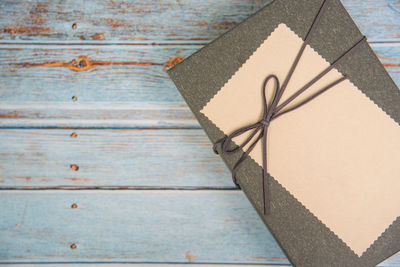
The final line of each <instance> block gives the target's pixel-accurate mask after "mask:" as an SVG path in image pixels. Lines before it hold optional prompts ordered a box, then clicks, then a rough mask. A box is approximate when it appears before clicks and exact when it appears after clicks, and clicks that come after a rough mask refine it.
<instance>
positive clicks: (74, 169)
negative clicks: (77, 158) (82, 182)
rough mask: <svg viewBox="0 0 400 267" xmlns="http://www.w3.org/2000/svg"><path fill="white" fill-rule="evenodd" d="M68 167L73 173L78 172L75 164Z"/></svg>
mask: <svg viewBox="0 0 400 267" xmlns="http://www.w3.org/2000/svg"><path fill="white" fill-rule="evenodd" d="M70 167H71V170H73V171H75V172H76V171H78V170H79V166H78V165H76V164H71V165H70Z"/></svg>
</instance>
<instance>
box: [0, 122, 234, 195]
mask: <svg viewBox="0 0 400 267" xmlns="http://www.w3.org/2000/svg"><path fill="white" fill-rule="evenodd" d="M73 133H74V134H73ZM71 134H73V135H72V136H75V137H72V136H71ZM0 140H2V142H1V143H0V186H1V187H16V186H24V187H28V188H29V187H39V186H40V187H54V186H57V187H60V186H72V187H77V186H79V187H83V186H85V187H98V186H100V187H103V188H104V187H109V186H113V187H125V188H126V187H135V188H138V189H140V188H141V187H149V186H150V187H169V188H175V187H179V188H182V187H184V188H190V187H208V188H220V189H233V188H234V186H233V183H232V180H231V175H230V172H229V170H228V169H227V167H226V166H225V164H224V163H223V162H222V161H221V160H220V159H219V158H218V157H217V156H216V155H214V153H213V152H212V149H211V144H210V141H209V140H208V138H207V137H206V135H205V133H204V131H203V130H198V129H194V130H93V129H92V130H56V129H53V130H35V129H26V130H19V129H16V130H13V129H2V130H0ZM74 164H75V165H77V166H78V167H79V169H78V170H74V169H73V168H71V165H74ZM16 166H18V167H16Z"/></svg>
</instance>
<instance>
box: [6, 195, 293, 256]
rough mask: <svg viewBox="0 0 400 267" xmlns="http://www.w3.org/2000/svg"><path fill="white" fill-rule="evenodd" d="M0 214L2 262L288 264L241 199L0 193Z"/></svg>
mask: <svg viewBox="0 0 400 267" xmlns="http://www.w3.org/2000/svg"><path fill="white" fill-rule="evenodd" d="M73 203H76V204H77V208H76V209H72V208H71V205H72V204H73ZM0 207H1V214H2V215H3V216H2V217H3V218H2V220H0V240H1V242H0V261H1V262H74V261H79V262H93V261H96V262H99V261H104V262H107V261H111V262H121V261H123V262H171V263H173V262H175V263H179V262H180V263H185V262H193V263H197V262H199V263H274V264H287V263H288V261H287V259H286V258H285V256H284V254H283V252H282V251H281V250H280V249H279V247H278V245H277V243H276V242H275V241H274V240H273V238H272V236H271V235H270V233H269V232H268V230H267V229H266V227H265V226H264V224H263V223H262V221H261V220H260V219H259V217H258V215H257V214H256V212H255V210H254V209H253V208H252V207H251V205H250V203H249V202H248V200H247V199H246V197H245V196H244V194H243V193H242V192H240V191H175V192H171V191H102V192H98V191H57V192H54V191H1V192H0ZM72 244H76V249H71V247H70V246H71V245H72Z"/></svg>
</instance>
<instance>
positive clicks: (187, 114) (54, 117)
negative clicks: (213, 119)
mask: <svg viewBox="0 0 400 267" xmlns="http://www.w3.org/2000/svg"><path fill="white" fill-rule="evenodd" d="M89 127H90V128H100V129H104V128H106V129H107V128H118V129H126V128H130V129H132V128H141V129H143V128H186V129H187V128H191V129H193V128H197V129H199V128H200V125H199V123H198V121H197V120H196V119H195V117H194V116H193V113H192V112H191V111H190V109H189V107H188V106H187V105H186V103H184V102H183V101H182V102H133V103H107V102H99V103H64V102H61V103H57V102H22V103H21V102H20V103H11V102H3V103H0V128H74V129H77V128H89Z"/></svg>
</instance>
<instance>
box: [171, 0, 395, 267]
mask: <svg viewBox="0 0 400 267" xmlns="http://www.w3.org/2000/svg"><path fill="white" fill-rule="evenodd" d="M321 4H322V0H300V1H291V0H276V1H274V2H273V3H272V4H270V5H269V6H266V7H265V8H263V9H262V10H260V11H259V12H257V13H256V14H255V15H253V16H252V17H250V18H249V19H247V20H246V21H244V22H243V23H241V24H240V25H238V26H237V27H235V28H234V29H233V30H231V31H229V32H228V33H226V34H225V35H223V36H221V37H220V38H218V39H217V40H215V41H213V42H212V43H211V44H210V45H208V46H206V47H204V48H203V49H201V50H200V51H199V52H197V53H195V54H194V55H192V56H191V57H189V58H188V59H186V60H185V61H183V62H182V63H180V64H178V65H177V66H176V67H174V68H173V69H172V70H170V71H169V75H170V77H171V78H172V79H173V81H174V82H175V84H176V86H177V87H178V89H179V91H180V92H181V94H182V96H183V97H184V98H185V100H186V102H187V103H188V105H189V107H190V108H191V109H192V111H193V113H194V114H195V116H196V117H197V119H198V120H199V122H200V124H201V125H202V127H203V128H204V129H205V131H206V133H207V134H208V136H209V138H210V139H211V141H212V142H216V141H217V140H218V139H220V138H221V137H223V135H224V134H223V132H222V131H220V130H219V129H218V128H217V127H216V126H215V125H214V124H213V123H212V122H211V121H210V120H208V119H207V118H206V117H205V116H204V115H203V114H201V113H200V110H201V109H202V107H203V106H205V105H206V103H207V102H208V101H209V100H210V99H211V98H212V97H213V96H214V95H215V94H216V93H217V92H218V91H219V90H220V89H221V88H222V87H223V85H224V84H225V83H226V82H227V81H228V80H229V79H230V78H231V76H232V75H233V74H234V73H235V72H236V71H237V70H238V69H239V68H240V66H241V65H242V64H243V63H244V62H245V61H246V60H247V59H248V58H249V57H250V55H251V54H253V53H254V51H255V50H256V49H257V47H259V46H260V44H261V43H262V42H263V41H264V40H265V39H266V38H267V37H268V36H269V35H270V34H271V32H272V31H273V30H274V29H275V28H276V27H277V26H278V25H279V24H280V23H285V24H286V25H288V27H290V28H291V29H292V30H293V31H294V32H296V33H297V34H298V35H299V36H300V37H301V38H304V36H305V34H306V32H307V30H308V29H309V27H310V26H311V23H312V21H313V19H314V17H315V15H316V14H317V12H318V10H319V8H320V6H321ZM361 36H362V35H361V33H360V32H359V30H358V29H357V27H356V26H355V24H354V22H353V21H352V20H351V18H350V17H349V15H348V14H347V12H346V11H345V9H344V8H343V6H342V5H341V3H340V1H338V0H332V1H330V3H329V6H328V9H327V12H326V13H325V14H324V16H323V17H322V19H321V22H320V24H319V26H318V29H317V31H316V32H315V34H314V35H313V38H312V40H311V42H310V45H311V47H313V48H314V49H315V50H316V51H318V53H319V54H321V56H322V57H324V58H325V59H326V60H327V61H328V62H332V61H333V60H334V59H336V58H337V57H338V56H340V55H341V54H342V53H343V52H344V51H346V50H347V49H348V48H350V47H351V46H352V45H353V44H354V43H356V42H357V41H358V40H360V38H361ZM338 70H339V71H340V72H341V73H344V74H346V75H347V76H348V77H349V80H351V81H352V82H353V83H354V85H355V86H356V87H357V88H359V89H360V90H361V91H362V92H363V93H364V94H365V95H366V96H367V97H368V98H370V99H371V100H372V101H373V102H374V103H375V104H376V105H378V106H379V107H380V108H381V109H382V110H383V111H384V112H386V113H387V114H388V115H389V116H390V117H391V118H392V119H393V120H394V121H396V122H397V123H398V122H399V121H400V105H399V103H400V92H399V90H398V88H397V87H396V85H395V84H394V83H393V81H392V80H391V78H390V77H389V75H388V74H387V72H386V71H385V70H384V68H383V67H382V65H381V64H380V62H379V60H378V59H377V58H376V56H375V54H374V53H373V51H372V50H371V49H370V47H369V46H368V45H367V44H364V45H363V46H362V47H361V48H360V49H359V50H357V52H356V53H355V54H353V55H352V56H350V57H349V58H347V59H346V60H345V61H343V62H342V63H341V64H340V65H339V66H338ZM296 112H297V111H296ZM222 158H223V159H224V161H225V162H226V164H227V166H228V167H229V168H232V167H233V165H234V163H235V162H236V160H237V159H238V156H237V155H232V156H227V155H222ZM294 178H296V179H302V178H303V177H294ZM227 179H228V177H227ZM376 179H379V177H376ZM238 181H239V183H240V185H241V187H242V188H243V191H244V193H245V194H246V195H247V197H248V198H249V200H250V201H251V203H252V204H253V206H254V207H255V208H256V210H257V211H258V212H259V214H260V217H261V218H262V219H263V221H264V222H265V224H266V225H267V227H268V228H269V230H270V231H271V233H272V234H273V235H274V237H275V238H276V240H277V242H278V243H279V244H280V246H281V247H282V249H283V250H284V252H285V253H286V254H287V256H288V257H289V260H290V261H291V262H292V263H293V264H294V265H298V266H373V265H376V264H378V263H379V262H381V261H382V260H384V259H386V258H387V257H389V256H391V255H392V254H394V253H395V252H397V251H398V250H399V249H400V223H399V220H396V221H395V222H394V223H393V224H392V225H391V226H390V227H389V228H388V229H387V230H386V231H385V232H384V233H383V234H382V235H381V236H380V237H379V238H378V239H377V241H375V242H374V243H373V244H372V246H371V247H370V248H368V249H367V250H366V252H365V253H364V254H362V256H361V257H359V256H358V255H357V254H356V253H354V252H353V251H352V250H351V249H350V248H349V247H348V246H347V245H346V244H345V243H344V242H343V241H342V240H340V238H338V237H337V236H336V235H335V234H334V233H333V232H332V231H331V230H330V229H329V228H327V227H326V226H325V225H324V224H322V223H321V222H320V221H319V220H318V219H317V218H316V217H315V216H314V215H313V214H312V213H310V212H309V211H308V210H307V209H306V208H305V207H304V206H303V205H302V204H301V203H300V202H298V201H297V200H296V199H295V198H294V197H293V196H292V195H291V194H290V193H289V192H288V191H287V190H285V189H284V188H283V187H282V186H281V185H280V184H279V183H277V181H276V180H274V179H273V178H272V177H271V179H270V191H271V215H270V216H267V217H265V216H263V215H262V206H263V205H262V203H263V202H262V168H261V167H260V166H259V165H258V164H257V163H256V162H255V161H254V160H253V159H251V158H248V159H246V161H245V162H244V164H243V167H241V169H240V170H239V172H238ZM396 204H397V203H395V204H394V205H396ZM397 205H398V204H397ZM370 216H371V217H372V216H374V214H371V215H370Z"/></svg>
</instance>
